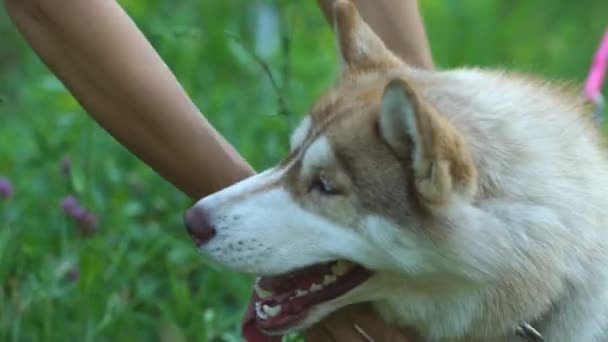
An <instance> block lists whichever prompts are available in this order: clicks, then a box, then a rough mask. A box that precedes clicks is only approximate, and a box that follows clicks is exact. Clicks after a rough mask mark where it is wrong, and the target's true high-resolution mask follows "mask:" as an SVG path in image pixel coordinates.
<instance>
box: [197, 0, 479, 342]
mask: <svg viewBox="0 0 608 342" xmlns="http://www.w3.org/2000/svg"><path fill="white" fill-rule="evenodd" d="M334 13H335V30H336V34H337V38H338V46H339V50H340V57H341V61H342V73H341V75H340V77H339V79H338V81H337V83H336V85H335V86H334V87H333V88H332V89H330V90H329V91H328V92H327V93H326V94H325V95H324V96H322V97H321V98H320V99H319V100H318V101H317V102H316V104H315V105H314V106H313V107H312V109H311V111H310V113H309V115H307V116H306V117H305V118H304V120H303V121H302V123H301V124H300V125H299V127H298V128H297V129H296V130H295V132H294V133H293V135H292V137H291V152H290V153H289V155H288V156H287V157H286V158H285V159H284V160H283V161H282V162H281V163H280V165H278V166H276V167H274V168H272V169H270V170H267V171H264V172H262V173H260V174H258V175H256V176H253V177H250V178H248V179H246V180H243V181H241V182H240V183H237V184H235V185H233V186H230V187H228V188H226V189H224V190H222V191H220V192H217V193H215V194H212V195H210V196H208V197H205V198H203V199H201V200H200V201H199V202H198V203H197V204H196V205H195V206H194V207H193V208H191V209H190V210H189V211H188V212H187V214H186V224H187V226H188V229H189V231H190V233H191V235H192V236H193V237H194V239H195V240H197V244H198V245H199V248H200V249H201V251H203V252H204V253H205V254H207V255H209V256H210V257H212V258H213V259H214V260H216V261H218V262H219V263H221V264H223V265H225V266H227V267H230V268H232V269H235V270H238V271H242V272H247V273H253V274H257V275H261V278H260V279H259V281H258V284H257V286H256V289H257V292H258V295H259V297H260V300H259V302H258V303H257V313H258V326H260V327H261V328H262V329H264V330H266V331H267V332H270V333H282V332H285V331H288V330H298V329H302V328H305V327H307V326H310V325H311V324H313V323H315V322H317V321H318V320H320V319H321V318H322V317H324V316H325V315H327V314H328V313H330V312H332V311H334V310H336V309H338V308H340V307H343V306H345V305H348V304H351V303H355V302H361V301H370V300H377V299H380V298H382V296H391V295H394V293H392V292H391V290H387V289H390V288H393V289H395V291H403V286H408V287H409V289H410V290H411V288H413V287H417V286H419V288H420V290H421V291H423V290H422V288H425V286H426V285H428V284H424V282H425V281H429V280H430V279H433V278H434V277H436V276H437V275H438V274H442V275H445V274H450V273H454V274H457V273H458V269H457V268H456V267H454V265H453V262H451V261H450V258H449V257H446V254H445V252H441V249H442V248H441V244H442V240H443V239H445V236H446V234H447V232H446V231H445V230H443V229H442V228H441V227H440V225H439V224H438V223H437V222H436V220H435V214H436V213H437V212H438V211H440V210H442V208H443V207H444V206H446V205H448V204H449V203H451V202H452V201H453V200H455V199H456V200H462V201H469V200H471V199H472V197H473V196H474V194H475V191H476V179H477V174H476V169H475V167H474V165H473V163H472V161H471V156H470V154H469V152H468V149H467V146H466V144H465V142H464V141H463V139H462V137H461V135H460V133H459V132H458V131H457V130H456V129H455V128H454V127H453V126H452V125H451V124H450V123H449V122H448V121H447V120H446V119H445V118H444V117H443V116H442V115H440V114H439V113H438V112H437V110H436V109H435V108H434V107H433V105H432V104H431V103H429V102H428V101H427V100H426V99H425V98H423V97H422V96H421V95H420V94H419V92H418V91H417V90H416V85H415V84H414V82H413V81H411V80H408V78H407V72H404V70H407V69H408V68H409V67H408V66H407V65H405V64H404V62H402V61H401V60H400V59H399V58H397V57H396V56H395V55H394V54H393V53H392V52H390V51H389V50H388V49H387V48H386V47H385V45H384V44H383V42H382V41H381V40H380V39H379V38H378V37H377V36H376V35H375V34H374V33H373V31H372V30H371V29H370V28H369V27H368V25H367V24H366V23H365V22H364V21H363V20H362V19H361V18H360V17H359V15H358V13H357V11H356V9H355V7H354V6H353V5H352V4H351V3H349V2H348V1H336V4H335V7H334ZM425 279H426V280H425ZM406 283H407V284H408V285H405V284H406ZM389 284H390V285H389ZM379 288H382V289H383V290H382V291H378V289H379ZM427 289H428V290H431V289H430V288H427ZM425 291H426V290H425Z"/></svg>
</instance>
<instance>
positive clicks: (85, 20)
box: [5, 0, 253, 198]
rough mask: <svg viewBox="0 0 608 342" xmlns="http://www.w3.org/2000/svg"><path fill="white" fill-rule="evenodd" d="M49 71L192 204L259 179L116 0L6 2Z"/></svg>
mask: <svg viewBox="0 0 608 342" xmlns="http://www.w3.org/2000/svg"><path fill="white" fill-rule="evenodd" d="M5 5H6V8H7V12H8V14H9V16H10V17H11V19H12V20H13V22H14V23H15V25H16V26H17V28H18V29H19V31H20V32H21V34H22V35H23V36H24V37H25V39H26V40H27V41H28V43H29V44H30V46H31V47H32V48H33V49H34V50H35V51H36V53H37V54H38V55H39V56H40V58H41V59H42V60H43V61H44V62H45V63H46V65H47V66H48V67H49V68H50V69H51V70H52V71H53V72H54V73H55V75H57V77H58V78H60V79H61V81H62V82H63V83H64V84H65V85H66V87H67V88H68V89H69V90H70V92H71V93H72V94H73V95H74V97H75V98H76V99H77V100H78V101H79V102H80V104H81V105H82V106H83V107H84V109H85V110H86V111H87V112H88V113H89V114H90V115H91V116H92V117H93V118H95V120H96V121H97V122H98V123H99V124H100V125H101V126H103V127H104V128H105V129H106V130H107V131H108V132H109V133H110V134H112V135H113V136H114V137H115V138H116V139H117V140H118V141H119V142H121V143H122V144H123V145H124V146H126V147H127V148H128V149H129V150H131V151H132V152H133V153H134V154H136V155H137V156H138V157H139V158H140V159H142V160H143V161H144V162H146V163H147V164H148V165H150V166H151V167H152V168H153V169H154V170H156V171H157V172H158V173H159V174H160V175H162V176H163V177H165V178H166V179H167V180H169V181H170V182H172V183H173V184H174V185H175V186H177V187H178V188H179V189H181V190H182V191H184V192H185V193H186V194H188V195H190V196H191V197H192V198H200V197H203V196H204V195H207V194H210V193H212V192H215V191H217V190H219V189H221V188H223V187H225V186H227V185H230V184H232V183H234V182H236V181H238V180H240V179H243V178H245V177H247V176H249V175H251V174H253V170H252V168H251V167H250V166H249V165H247V163H246V162H245V161H244V160H243V159H242V158H241V157H240V156H239V154H238V153H237V152H236V151H235V150H234V148H233V147H232V146H230V144H228V142H227V141H226V140H225V139H224V138H223V137H222V136H221V135H220V134H219V133H218V132H217V131H216V130H215V129H214V128H213V127H212V126H211V125H210V124H209V122H208V121H207V120H206V119H205V118H204V117H203V116H202V115H201V114H200V112H199V110H198V109H197V108H196V106H195V105H194V104H193V103H192V101H191V100H190V99H189V98H188V96H187V95H186V93H185V92H184V90H183V89H182V87H181V86H180V85H179V83H178V82H177V80H176V79H175V76H174V75H173V74H172V73H171V71H170V70H169V68H168V67H167V66H166V65H165V63H164V62H163V61H162V59H161V58H160V56H158V54H157V53H156V52H155V51H154V49H153V47H152V46H151V45H150V43H149V42H148V41H147V40H146V39H145V37H144V35H143V34H142V33H141V32H140V31H139V30H138V28H137V27H136V26H135V24H134V23H133V21H132V20H131V19H130V18H129V16H128V15H127V14H126V13H125V12H124V10H123V9H122V8H121V7H120V5H119V4H118V3H117V2H116V1H106V0H89V1H79V0H5Z"/></svg>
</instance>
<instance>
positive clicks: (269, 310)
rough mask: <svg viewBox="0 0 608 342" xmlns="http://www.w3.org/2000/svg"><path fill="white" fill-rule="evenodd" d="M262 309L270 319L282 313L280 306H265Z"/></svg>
mask: <svg viewBox="0 0 608 342" xmlns="http://www.w3.org/2000/svg"><path fill="white" fill-rule="evenodd" d="M262 309H263V310H264V312H265V313H266V314H267V315H268V316H269V317H274V316H276V315H278V314H279V313H280V312H281V306H280V305H277V306H268V305H263V306H262Z"/></svg>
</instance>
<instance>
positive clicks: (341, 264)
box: [331, 260, 351, 276]
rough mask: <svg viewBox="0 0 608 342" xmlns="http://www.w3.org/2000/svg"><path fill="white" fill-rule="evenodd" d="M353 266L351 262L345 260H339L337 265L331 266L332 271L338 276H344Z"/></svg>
mask: <svg viewBox="0 0 608 342" xmlns="http://www.w3.org/2000/svg"><path fill="white" fill-rule="evenodd" d="M350 268H351V264H350V263H349V262H347V261H344V260H338V261H337V262H336V264H335V265H333V266H332V267H331V272H332V273H333V274H335V275H337V276H342V275H345V274H346V271H348V270H349V269H350Z"/></svg>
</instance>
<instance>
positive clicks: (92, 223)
mask: <svg viewBox="0 0 608 342" xmlns="http://www.w3.org/2000/svg"><path fill="white" fill-rule="evenodd" d="M97 223H98V220H97V215H95V214H93V213H86V214H85V215H84V216H83V217H82V218H81V219H80V220H79V221H78V226H79V227H80V230H81V231H82V232H83V233H85V234H93V233H95V231H97Z"/></svg>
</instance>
